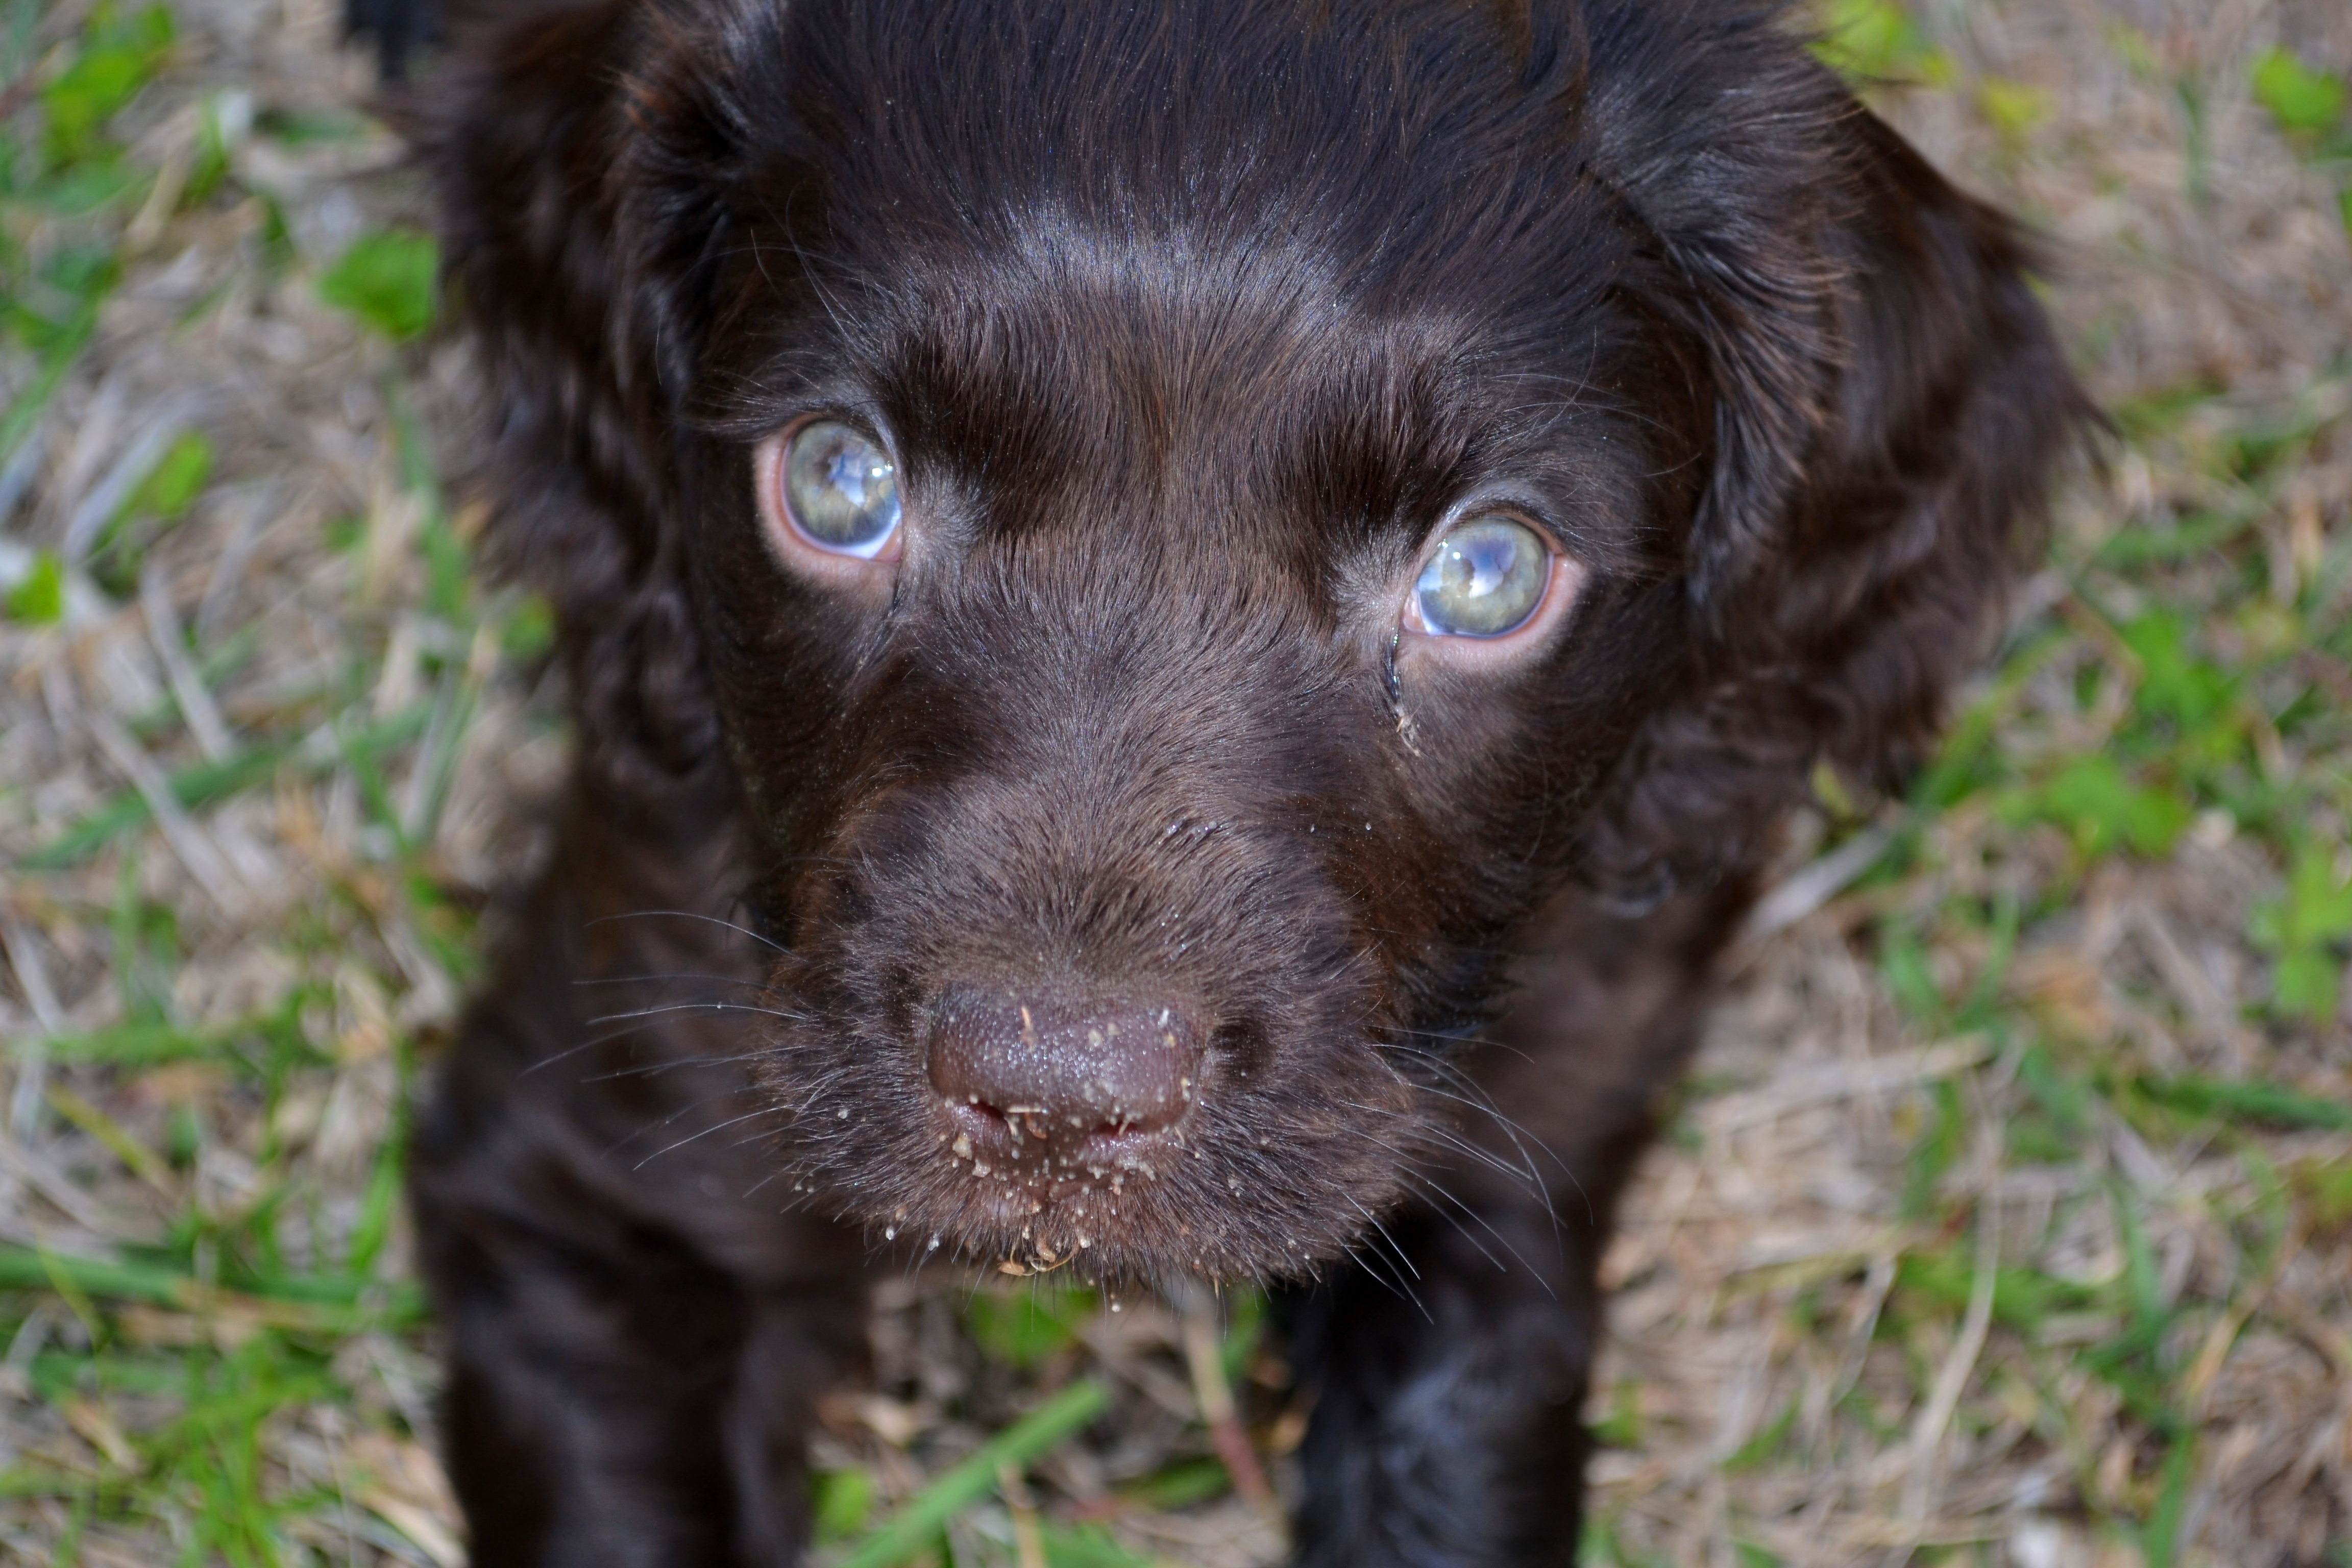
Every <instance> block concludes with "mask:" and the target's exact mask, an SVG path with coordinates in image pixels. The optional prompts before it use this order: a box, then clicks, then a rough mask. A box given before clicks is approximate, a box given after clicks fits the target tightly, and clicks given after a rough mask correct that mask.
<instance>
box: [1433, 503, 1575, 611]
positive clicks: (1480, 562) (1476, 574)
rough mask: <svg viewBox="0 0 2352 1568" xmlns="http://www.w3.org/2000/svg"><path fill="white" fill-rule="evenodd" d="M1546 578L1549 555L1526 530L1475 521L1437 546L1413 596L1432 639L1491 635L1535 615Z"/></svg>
mask: <svg viewBox="0 0 2352 1568" xmlns="http://www.w3.org/2000/svg"><path fill="white" fill-rule="evenodd" d="M1550 577H1551V556H1550V552H1549V551H1547V550H1545V548H1544V545H1543V541H1542V540H1540V539H1538V538H1537V537H1536V535H1535V531H1533V530H1532V529H1529V528H1528V527H1527V526H1526V525H1525V524H1523V523H1517V522H1513V521H1511V520H1510V519H1509V518H1507V517H1481V518H1475V519H1474V520H1472V521H1469V522H1465V523H1464V524H1463V525H1462V526H1461V527H1459V528H1457V529H1455V530H1454V531H1453V532H1451V533H1449V534H1447V535H1446V536H1445V537H1444V539H1443V540H1441V541H1440V542H1438V546H1437V553H1436V554H1434V555H1433V556H1431V557H1430V558H1429V564H1428V565H1427V566H1425V567H1423V568H1422V573H1421V581H1420V582H1418V583H1416V584H1413V595H1414V597H1415V599H1416V600H1417V601H1418V603H1419V605H1420V606H1421V619H1422V624H1423V626H1427V627H1428V628H1429V629H1430V630H1431V631H1433V632H1434V633H1436V634H1437V635H1438V636H1440V637H1500V636H1502V635H1503V634H1504V633H1505V632H1507V631H1510V630H1512V629H1513V628H1514V627H1516V626H1518V625H1519V624H1520V623H1521V622H1523V621H1525V620H1526V619H1527V618H1528V616H1531V615H1534V614H1535V612H1536V606H1537V605H1539V604H1541V603H1542V602H1543V595H1544V585H1545V584H1546V583H1548V582H1549V580H1550Z"/></svg>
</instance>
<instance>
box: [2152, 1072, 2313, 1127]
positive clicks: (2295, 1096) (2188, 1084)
mask: <svg viewBox="0 0 2352 1568" xmlns="http://www.w3.org/2000/svg"><path fill="white" fill-rule="evenodd" d="M2139 1090H2140V1092H2141V1093H2142V1094H2145V1095H2147V1097H2148V1098H2149V1099H2150V1100H2155V1101H2156V1102H2157V1103H2158V1104H2159V1105H2168V1106H2170V1107H2171V1108H2172V1109H2174V1110H2185V1111H2188V1112H2189V1114H2190V1115H2192V1116H2213V1115H2219V1116H2226V1117H2229V1118H2230V1119H2231V1120H2232V1121H2261V1122H2267V1123H2269V1124H2270V1125H2272V1126H2274V1127H2318V1128H2324V1129H2326V1130H2327V1131H2336V1132H2342V1131H2352V1105H2347V1104H2346V1103H2345V1102H2344V1101H2342V1100H2321V1099H2319V1098H2318V1097H2317V1096H2315V1095H2309V1094H2304V1093H2300V1092H2298V1091H2297V1090H2294V1089H2289V1088H2287V1087H2286V1086H2285V1085H2284V1084H2278V1083H2263V1082H2260V1081H2254V1080H2245V1081H2232V1080H2230V1079H2212V1078H2173V1079H2160V1078H2144V1079H2140V1080H2139Z"/></svg>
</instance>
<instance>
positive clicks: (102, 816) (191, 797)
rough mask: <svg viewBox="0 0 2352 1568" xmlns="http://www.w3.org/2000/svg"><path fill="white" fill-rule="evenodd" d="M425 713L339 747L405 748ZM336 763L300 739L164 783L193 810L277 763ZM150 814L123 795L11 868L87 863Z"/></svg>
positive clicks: (139, 801)
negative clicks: (169, 785)
mask: <svg viewBox="0 0 2352 1568" xmlns="http://www.w3.org/2000/svg"><path fill="white" fill-rule="evenodd" d="M430 711H431V709H430V707H429V705H427V704H424V703H419V704H418V705H416V706H415V707H414V708H410V709H407V710H404V711H402V712H399V713H395V714H394V715H393V716H392V717H391V718H389V719H386V720H384V721H383V722H381V723H378V724H372V725H370V726H369V727H368V728H366V729H364V730H362V731H360V732H359V733H358V734H356V735H353V736H352V737H351V738H350V739H349V740H348V741H346V742H343V746H344V747H345V748H348V749H350V750H352V751H355V752H362V753H367V754H373V753H374V752H382V751H388V750H390V749H391V748H392V747H394V746H398V745H403V744H405V743H406V742H410V741H413V740H415V738H416V737H417V736H418V735H419V734H421V733H422V732H423V731H424V729H425V719H426V716H427V715H428V714H429V713H430ZM341 760H342V749H341V748H337V747H334V746H326V747H320V746H318V745H316V744H314V743H313V742H311V741H310V740H309V739H307V738H306V739H304V740H301V741H289V742H283V743H280V744H278V745H274V746H258V747H256V748H255V749H254V750H252V751H249V752H245V753H244V754H242V755H240V756H235V757H230V758H227V759H226V760H225V761H223V762H217V763H197V764H195V765H194V766H193V767H188V768H183V769H181V770H180V771H179V772H178V773H173V775H172V776H171V778H170V779H169V780H168V781H167V782H168V783H169V784H171V787H172V795H173V799H175V800H177V801H178V802H179V803H180V804H181V805H184V806H186V807H187V808H188V809H189V810H191V811H194V810H195V809H197V808H198V807H201V806H205V805H212V804H213V803H214V802H215V801H220V800H226V799H227V798H228V797H229V796H230V795H237V794H240V793H242V792H244V791H246V790H248V789H251V788H253V787H254V786H255V785H257V784H261V783H263V782H265V781H267V780H268V779H269V778H271V777H272V776H273V775H275V774H276V773H277V772H278V768H279V766H281V765H282V764H286V763H293V764H295V765H297V766H299V767H301V768H302V769H303V770H304V771H305V772H310V773H316V772H320V771H322V770H324V769H326V768H329V767H331V766H333V765H334V764H335V763H338V762H340V761H341ZM151 815H152V813H151V812H150V811H149V809H148V805H147V801H146V798H145V797H144V796H142V795H140V794H139V792H138V791H136V790H126V791H124V792H123V793H122V794H121V795H117V796H115V797H114V798H113V799H112V800H110V801H109V802H107V803H106V804H105V805H101V806H100V807H99V808H98V809H97V810H96V811H93V812H91V813H90V814H89V816H85V817H83V818H82V819H81V821H80V822H79V823H78V824H76V825H75V826H72V827H70V828H68V829H67V830H66V831H65V832H64V833H62V834H60V835H59V836H58V837H56V838H53V839H51V840H50V841H49V842H48V843H47V844H44V845H43V846H41V847H39V848H37V849H36V850H34V851H33V852H32V853H31V854H29V855H27V856H26V857H25V858H23V859H22V860H20V861H18V862H17V864H18V865H20V866H22V867H23V868H25V869H26V870H27V871H57V870H62V869H64V868H66V867H68V866H72V865H75V864H77V863H79V862H80V861H82V860H85V859H88V858H89V857H90V856H92V855H94V854H96V853H97V852H98V851H99V850H100V849H102V848H104V847H106V846H107V845H108V844H109V843H110V842H112V841H113V840H114V839H116V838H119V837H121V836H122V835H123V834H125V833H129V832H131V831H132V830H134V829H136V828H139V827H142V826H145V825H146V823H147V819H148V817H149V816H151Z"/></svg>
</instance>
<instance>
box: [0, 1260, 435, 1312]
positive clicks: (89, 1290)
mask: <svg viewBox="0 0 2352 1568" xmlns="http://www.w3.org/2000/svg"><path fill="white" fill-rule="evenodd" d="M68 1285H69V1286H70V1287H71V1288H72V1289H74V1290H77V1291H80V1292H82V1293H83V1294H85V1295H88V1296H93V1297H97V1296H103V1297H106V1298H108V1299H110V1300H121V1301H138V1302H143V1303H145V1304H147V1305H149V1306H156V1307H169V1308H173V1309H174V1310H179V1311H184V1312H204V1311H219V1310H230V1311H243V1312H245V1313H247V1315H250V1316H253V1317H256V1318H258V1319H260V1320H261V1321H266V1322H269V1323H272V1324H275V1325H276V1326H278V1327H283V1328H293V1329H304V1330H316V1331H323V1332H336V1333H353V1332H357V1331H361V1330H362V1329H365V1328H369V1327H398V1326H401V1325H404V1324H409V1323H414V1322H416V1321H421V1320H422V1319H423V1318H424V1316H425V1298H424V1293H423V1292H422V1291H420V1290H418V1289H416V1288H415V1286H413V1285H402V1286H395V1287H393V1288H391V1289H388V1290H385V1291H384V1292H383V1296H382V1304H381V1305H376V1304H374V1303H373V1301H370V1300H363V1298H364V1297H366V1296H367V1295H368V1294H369V1287H368V1285H367V1283H366V1282H365V1281H361V1280H352V1279H319V1278H314V1277H310V1276H304V1275H280V1276H277V1277H275V1278H271V1279H260V1280H256V1281H253V1282H251V1283H250V1284H248V1285H247V1286H246V1287H245V1288H244V1289H238V1290H225V1289H219V1288H217V1287H215V1286H210V1285H206V1284H205V1283H204V1282H203V1281H202V1280H199V1279H195V1278H194V1276H192V1275H188V1274H184V1273H182V1272H180V1271H179V1270H177V1269H173V1268H160V1267H157V1266H155V1265H153V1264H145V1263H119V1262H115V1261H112V1260H110V1259H107V1258H76V1257H72V1256H70V1255H68V1254H66V1253H61V1252H49V1251H46V1250H43V1249H40V1248H37V1247H16V1246H11V1245H8V1244H5V1243H0V1290H50V1289H55V1290H58V1291H60V1292H63V1291H64V1290H65V1289H66V1288H67V1287H68Z"/></svg>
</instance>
